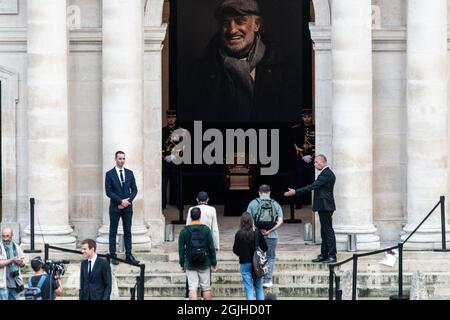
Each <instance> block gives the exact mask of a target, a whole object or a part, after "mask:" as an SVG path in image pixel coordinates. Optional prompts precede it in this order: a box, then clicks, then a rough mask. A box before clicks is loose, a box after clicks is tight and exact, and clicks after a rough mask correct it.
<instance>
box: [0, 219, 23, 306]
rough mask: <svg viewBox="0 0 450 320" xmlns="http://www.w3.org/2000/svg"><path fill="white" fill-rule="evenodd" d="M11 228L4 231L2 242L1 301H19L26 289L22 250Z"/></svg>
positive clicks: (0, 254) (0, 243)
mask: <svg viewBox="0 0 450 320" xmlns="http://www.w3.org/2000/svg"><path fill="white" fill-rule="evenodd" d="M12 239H13V231H12V229H11V228H10V227H5V228H3V229H2V241H1V242H0V300H19V297H20V292H21V291H22V290H23V289H24V287H23V281H22V276H21V274H20V268H21V267H24V266H25V262H24V255H23V253H22V249H21V248H20V246H19V245H18V244H16V243H15V242H14V241H13V240H12Z"/></svg>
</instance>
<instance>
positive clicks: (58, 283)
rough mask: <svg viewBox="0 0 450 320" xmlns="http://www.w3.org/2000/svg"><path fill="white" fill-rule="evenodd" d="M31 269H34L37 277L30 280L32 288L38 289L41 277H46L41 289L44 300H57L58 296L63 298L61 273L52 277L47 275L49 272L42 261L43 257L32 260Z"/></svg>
mask: <svg viewBox="0 0 450 320" xmlns="http://www.w3.org/2000/svg"><path fill="white" fill-rule="evenodd" d="M31 268H33V271H34V272H35V275H34V276H32V277H31V279H30V280H31V286H30V283H29V286H30V287H36V286H37V284H38V283H39V280H40V279H41V277H43V276H45V277H46V278H45V281H44V283H43V284H42V287H41V294H42V300H55V298H56V296H62V294H63V288H62V279H61V273H55V274H52V275H49V274H47V272H46V271H45V264H44V262H43V261H42V259H41V257H35V258H33V260H31ZM52 278H53V279H52ZM50 281H51V282H50ZM50 285H51V290H50Z"/></svg>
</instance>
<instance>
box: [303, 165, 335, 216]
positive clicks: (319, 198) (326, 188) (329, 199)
mask: <svg viewBox="0 0 450 320" xmlns="http://www.w3.org/2000/svg"><path fill="white" fill-rule="evenodd" d="M335 182H336V176H335V175H334V173H333V171H331V169H330V168H325V169H323V170H322V172H321V173H320V174H319V176H318V177H317V179H316V181H314V182H313V183H312V184H310V185H307V186H305V187H303V188H299V189H296V190H295V192H296V193H303V192H309V191H312V190H314V200H313V211H334V210H336V205H335V203H334V194H333V188H334V183H335Z"/></svg>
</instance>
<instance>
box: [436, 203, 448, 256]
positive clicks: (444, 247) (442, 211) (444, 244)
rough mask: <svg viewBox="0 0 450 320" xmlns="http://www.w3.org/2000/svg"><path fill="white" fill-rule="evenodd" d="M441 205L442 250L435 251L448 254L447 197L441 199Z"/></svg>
mask: <svg viewBox="0 0 450 320" xmlns="http://www.w3.org/2000/svg"><path fill="white" fill-rule="evenodd" d="M440 203H441V232H442V249H435V250H434V251H439V252H448V251H450V250H449V249H447V235H446V231H445V197H444V196H441V197H440Z"/></svg>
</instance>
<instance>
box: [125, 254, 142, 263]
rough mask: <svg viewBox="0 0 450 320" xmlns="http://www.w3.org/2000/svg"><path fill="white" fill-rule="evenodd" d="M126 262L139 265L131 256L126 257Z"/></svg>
mask: <svg viewBox="0 0 450 320" xmlns="http://www.w3.org/2000/svg"><path fill="white" fill-rule="evenodd" d="M126 261H128V262H131V263H134V264H139V260H137V259H136V258H135V257H133V255H130V256H128V257H127V259H126Z"/></svg>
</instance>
